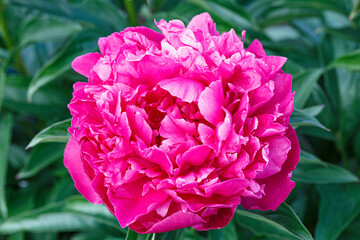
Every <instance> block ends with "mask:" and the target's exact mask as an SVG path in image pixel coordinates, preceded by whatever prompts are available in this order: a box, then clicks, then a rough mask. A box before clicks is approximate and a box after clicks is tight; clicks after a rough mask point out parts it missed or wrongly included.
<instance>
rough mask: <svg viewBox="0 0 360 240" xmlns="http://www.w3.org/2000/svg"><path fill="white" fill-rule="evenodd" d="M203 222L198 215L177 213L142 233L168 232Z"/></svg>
mask: <svg viewBox="0 0 360 240" xmlns="http://www.w3.org/2000/svg"><path fill="white" fill-rule="evenodd" d="M204 222H205V220H203V219H202V218H201V217H200V216H199V215H198V214H195V213H191V212H182V211H179V212H176V213H174V214H172V215H170V216H168V217H166V218H164V219H163V220H161V221H160V222H158V223H155V224H154V225H153V226H152V227H151V228H150V229H149V230H148V231H146V232H144V233H161V232H169V231H173V230H176V229H181V228H187V227H190V226H194V225H196V224H201V223H204Z"/></svg>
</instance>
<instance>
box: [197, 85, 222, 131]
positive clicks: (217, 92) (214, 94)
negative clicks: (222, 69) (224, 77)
mask: <svg viewBox="0 0 360 240" xmlns="http://www.w3.org/2000/svg"><path fill="white" fill-rule="evenodd" d="M224 103H225V98H224V92H223V87H222V82H221V80H217V81H215V82H212V83H211V84H210V86H209V87H207V88H206V89H205V90H204V91H203V92H202V93H201V94H200V98H199V103H198V105H199V109H200V113H201V115H203V117H204V118H205V119H206V120H207V121H209V122H210V123H212V124H213V125H214V126H216V125H217V124H218V123H219V122H222V121H223V120H224V112H223V110H222V108H223V107H224Z"/></svg>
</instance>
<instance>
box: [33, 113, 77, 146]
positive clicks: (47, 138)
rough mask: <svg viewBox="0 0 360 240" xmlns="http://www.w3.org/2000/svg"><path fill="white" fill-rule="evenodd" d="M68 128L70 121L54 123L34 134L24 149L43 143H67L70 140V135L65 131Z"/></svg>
mask: <svg viewBox="0 0 360 240" xmlns="http://www.w3.org/2000/svg"><path fill="white" fill-rule="evenodd" d="M70 126H71V119H66V120H64V121H61V122H57V123H54V124H52V125H50V126H48V127H47V128H45V129H43V130H41V132H39V133H38V134H36V135H35V137H34V138H33V139H32V140H31V142H30V143H29V145H27V147H26V148H32V147H34V146H36V145H37V144H39V143H44V142H63V143H64V142H67V141H68V140H69V138H70V134H69V132H68V130H67V129H68V128H69V127H70Z"/></svg>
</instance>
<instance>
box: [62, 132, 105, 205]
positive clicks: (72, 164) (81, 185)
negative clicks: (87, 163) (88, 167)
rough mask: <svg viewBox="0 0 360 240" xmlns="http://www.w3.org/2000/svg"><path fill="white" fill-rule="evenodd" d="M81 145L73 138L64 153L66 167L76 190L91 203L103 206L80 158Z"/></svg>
mask: <svg viewBox="0 0 360 240" xmlns="http://www.w3.org/2000/svg"><path fill="white" fill-rule="evenodd" d="M80 150H81V149H80V145H79V144H78V143H77V142H76V140H75V138H73V137H71V138H70V139H69V141H68V143H67V144H66V147H65V152H64V165H65V167H66V168H67V169H68V171H69V173H70V176H71V177H72V179H73V180H74V182H75V187H76V189H77V190H78V191H79V192H80V193H81V194H82V195H83V196H84V197H85V198H86V199H87V200H88V201H89V202H91V203H94V204H102V203H103V201H102V200H101V198H100V197H99V195H98V194H97V193H96V192H95V191H94V189H93V188H92V186H91V182H90V179H89V177H88V176H87V175H86V174H85V171H84V167H83V165H82V161H81V156H80Z"/></svg>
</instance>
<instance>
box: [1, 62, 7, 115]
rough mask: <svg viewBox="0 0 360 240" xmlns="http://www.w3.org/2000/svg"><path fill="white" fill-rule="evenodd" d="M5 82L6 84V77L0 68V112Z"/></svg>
mask: <svg viewBox="0 0 360 240" xmlns="http://www.w3.org/2000/svg"><path fill="white" fill-rule="evenodd" d="M5 82H6V75H5V72H4V70H3V69H2V68H1V69H0V111H1V107H2V103H3V99H4V91H5Z"/></svg>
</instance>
